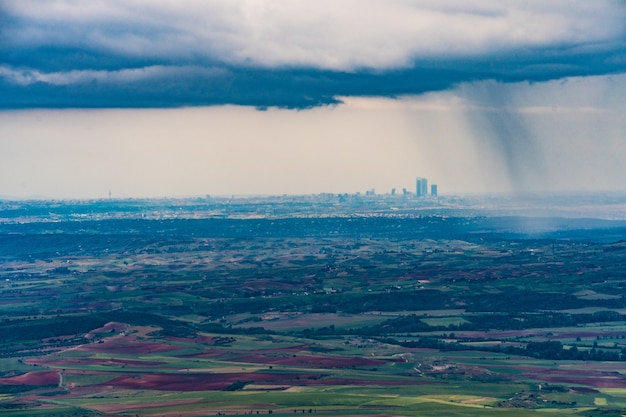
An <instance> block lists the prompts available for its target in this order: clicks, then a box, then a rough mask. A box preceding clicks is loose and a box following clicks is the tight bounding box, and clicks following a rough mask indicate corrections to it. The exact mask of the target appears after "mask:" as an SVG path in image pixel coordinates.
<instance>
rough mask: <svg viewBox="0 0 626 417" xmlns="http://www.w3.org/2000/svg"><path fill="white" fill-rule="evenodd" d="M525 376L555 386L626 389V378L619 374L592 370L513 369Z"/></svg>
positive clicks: (521, 367)
mask: <svg viewBox="0 0 626 417" xmlns="http://www.w3.org/2000/svg"><path fill="white" fill-rule="evenodd" d="M512 368H513V369H518V370H520V371H522V372H523V375H524V376H526V377H529V378H533V379H536V380H539V381H545V382H550V383H555V384H565V385H566V384H576V385H586V386H588V387H594V388H626V376H625V375H622V374H620V373H619V372H607V371H594V370H591V369H545V368H534V367H523V366H520V367H515V366H513V367H512Z"/></svg>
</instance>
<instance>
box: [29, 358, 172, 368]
mask: <svg viewBox="0 0 626 417" xmlns="http://www.w3.org/2000/svg"><path fill="white" fill-rule="evenodd" d="M25 362H26V363H29V364H37V365H41V366H54V367H59V368H63V367H70V366H85V365H104V366H107V365H131V366H138V367H141V366H148V367H149V366H160V365H165V364H166V362H158V361H135V360H131V359H99V358H85V359H57V358H34V359H28V360H27V361H25Z"/></svg>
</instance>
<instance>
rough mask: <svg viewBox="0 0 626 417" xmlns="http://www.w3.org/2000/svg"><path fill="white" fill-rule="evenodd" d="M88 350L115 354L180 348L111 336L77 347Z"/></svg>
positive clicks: (178, 348) (138, 353)
mask: <svg viewBox="0 0 626 417" xmlns="http://www.w3.org/2000/svg"><path fill="white" fill-rule="evenodd" d="M77 349H78V350H85V351H89V352H99V353H103V352H113V353H116V354H128V355H141V354H146V353H157V352H169V351H174V350H180V349H182V348H180V347H178V346H171V345H167V344H164V343H156V342H138V341H133V340H132V339H130V340H129V338H126V337H124V336H116V337H111V338H109V339H107V340H106V341H104V342H103V343H94V344H90V345H83V346H80V347H78V348H77Z"/></svg>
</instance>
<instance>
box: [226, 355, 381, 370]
mask: <svg viewBox="0 0 626 417" xmlns="http://www.w3.org/2000/svg"><path fill="white" fill-rule="evenodd" d="M232 360H234V361H237V362H246V363H263V364H272V365H291V366H307V367H311V366H315V367H320V368H350V367H356V366H380V365H384V364H385V361H382V360H378V359H367V358H350V357H347V356H343V357H342V356H314V355H288V356H279V355H276V354H273V355H247V356H239V357H235V358H233V359H232Z"/></svg>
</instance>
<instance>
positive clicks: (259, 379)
mask: <svg viewBox="0 0 626 417" xmlns="http://www.w3.org/2000/svg"><path fill="white" fill-rule="evenodd" d="M236 381H242V382H248V383H257V384H269V385H283V386H319V385H322V386H323V385H334V386H336V385H363V386H365V385H375V386H398V385H424V384H432V383H433V382H431V381H423V380H419V379H415V380H409V379H407V380H397V379H389V380H385V379H380V380H379V379H376V380H371V379H358V378H333V377H328V376H325V375H319V374H295V373H273V372H247V373H244V372H241V373H227V374H207V373H203V374H164V373H152V374H144V373H142V374H133V375H123V376H118V377H116V378H114V379H112V380H110V381H108V382H107V383H106V385H107V386H112V387H115V388H123V389H151V390H161V391H205V390H224V389H226V388H227V387H228V386H229V385H231V384H232V383H234V382H236Z"/></svg>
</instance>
